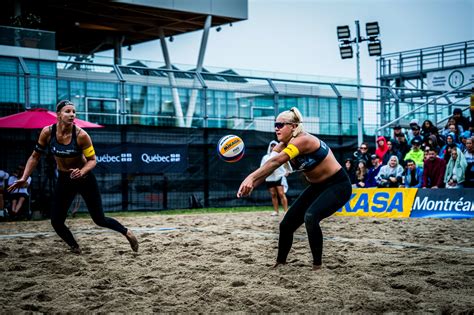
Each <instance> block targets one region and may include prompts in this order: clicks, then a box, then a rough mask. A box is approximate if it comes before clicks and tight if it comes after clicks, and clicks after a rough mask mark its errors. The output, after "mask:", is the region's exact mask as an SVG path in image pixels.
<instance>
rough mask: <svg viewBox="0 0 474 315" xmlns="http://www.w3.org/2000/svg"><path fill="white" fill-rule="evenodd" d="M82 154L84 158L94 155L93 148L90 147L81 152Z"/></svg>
mask: <svg viewBox="0 0 474 315" xmlns="http://www.w3.org/2000/svg"><path fill="white" fill-rule="evenodd" d="M82 153H84V155H85V156H86V157H91V156H93V155H95V151H94V147H93V146H90V147H88V148H87V149H84V150H82Z"/></svg>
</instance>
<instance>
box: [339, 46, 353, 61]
mask: <svg viewBox="0 0 474 315" xmlns="http://www.w3.org/2000/svg"><path fill="white" fill-rule="evenodd" d="M339 51H340V52H341V58H342V59H349V58H352V56H353V53H352V45H343V46H339Z"/></svg>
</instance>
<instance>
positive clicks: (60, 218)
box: [8, 100, 138, 254]
mask: <svg viewBox="0 0 474 315" xmlns="http://www.w3.org/2000/svg"><path fill="white" fill-rule="evenodd" d="M56 114H57V119H58V122H57V123H56V124H54V125H51V126H46V127H44V128H43V130H42V131H41V134H40V136H39V139H38V143H37V144H36V147H35V149H34V151H33V153H32V154H31V156H30V158H29V159H28V162H27V164H26V167H25V171H24V173H23V175H22V176H21V178H20V179H18V180H17V181H16V182H15V183H13V184H12V185H11V186H10V187H8V191H12V190H14V189H16V188H18V187H22V186H23V185H24V184H25V182H26V179H27V178H28V177H29V176H30V175H31V173H32V172H33V170H34V169H35V168H36V166H37V165H38V162H39V160H40V157H41V154H44V153H46V150H47V147H48V146H49V147H50V149H51V152H52V153H53V155H54V158H55V160H56V163H57V165H58V170H59V176H58V181H57V183H56V189H55V197H54V201H53V209H52V211H51V225H52V226H53V228H54V230H55V231H56V233H57V234H58V235H59V236H60V237H61V238H62V239H63V240H64V241H65V242H66V243H67V244H68V245H69V246H70V248H71V251H72V252H73V253H75V254H80V253H81V249H80V247H79V244H77V242H76V240H75V239H74V236H73V235H72V233H71V231H70V230H69V228H68V227H67V226H66V225H65V224H64V222H65V221H66V216H67V211H68V209H69V207H70V206H71V203H72V201H73V200H74V197H75V196H76V194H78V193H79V194H81V195H82V197H83V198H84V201H85V202H86V205H87V209H88V210H89V213H90V215H91V217H92V220H94V222H95V224H97V225H99V226H103V227H107V228H109V229H112V230H114V231H117V232H119V233H121V234H123V235H124V236H125V237H126V238H127V240H128V241H129V242H130V246H131V247H132V250H133V251H135V252H136V251H138V241H137V238H136V237H135V235H133V233H132V231H130V230H129V229H127V228H125V227H124V226H123V225H122V224H120V223H119V222H118V221H117V220H115V219H112V218H108V217H106V216H104V210H103V209H102V200H101V197H100V193H99V187H98V185H97V180H96V178H95V176H94V174H93V173H92V169H93V168H94V167H95V165H96V159H95V151H94V147H93V146H92V140H91V138H90V137H89V135H88V134H87V132H85V131H84V130H83V129H81V128H79V127H76V125H75V124H74V119H75V118H76V108H75V106H74V104H73V103H72V102H70V101H66V100H64V101H60V102H59V103H58V104H57V106H56Z"/></svg>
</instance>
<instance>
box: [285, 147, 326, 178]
mask: <svg viewBox="0 0 474 315" xmlns="http://www.w3.org/2000/svg"><path fill="white" fill-rule="evenodd" d="M319 142H320V143H321V144H320V146H319V149H317V150H316V151H314V152H311V153H308V154H302V155H297V156H296V157H294V158H293V159H291V160H290V164H291V166H292V167H293V169H294V170H297V171H303V172H306V171H311V170H312V169H313V168H315V167H316V166H318V165H319V164H320V163H321V162H322V161H323V160H324V159H325V158H326V156H327V155H328V153H329V147H328V145H327V144H326V143H324V141H322V140H319Z"/></svg>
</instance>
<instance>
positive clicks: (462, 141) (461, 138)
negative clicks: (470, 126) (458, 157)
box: [459, 130, 472, 152]
mask: <svg viewBox="0 0 474 315" xmlns="http://www.w3.org/2000/svg"><path fill="white" fill-rule="evenodd" d="M471 137H472V134H471V131H470V130H466V131H464V132H463V133H462V135H460V136H459V148H460V149H461V152H464V151H466V140H467V139H470V138H471Z"/></svg>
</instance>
